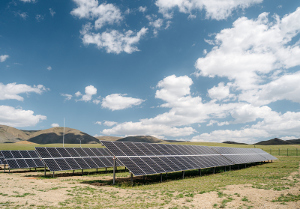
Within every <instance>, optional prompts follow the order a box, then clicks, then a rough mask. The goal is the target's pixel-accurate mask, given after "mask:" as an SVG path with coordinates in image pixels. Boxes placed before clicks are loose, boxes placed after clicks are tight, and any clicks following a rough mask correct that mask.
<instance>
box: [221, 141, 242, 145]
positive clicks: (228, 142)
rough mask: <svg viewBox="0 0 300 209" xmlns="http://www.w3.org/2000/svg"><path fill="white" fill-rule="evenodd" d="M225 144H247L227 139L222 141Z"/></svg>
mask: <svg viewBox="0 0 300 209" xmlns="http://www.w3.org/2000/svg"><path fill="white" fill-rule="evenodd" d="M222 143H224V144H244V145H247V144H246V143H240V142H234V141H225V142H222Z"/></svg>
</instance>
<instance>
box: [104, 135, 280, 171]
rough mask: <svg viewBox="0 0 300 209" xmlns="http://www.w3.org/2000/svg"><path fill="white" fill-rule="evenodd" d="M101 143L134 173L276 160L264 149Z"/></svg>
mask: <svg viewBox="0 0 300 209" xmlns="http://www.w3.org/2000/svg"><path fill="white" fill-rule="evenodd" d="M101 143H102V144H103V145H104V146H105V147H106V148H107V149H108V150H109V151H110V152H111V153H112V154H113V155H114V156H117V159H118V160H119V161H120V162H121V163H122V164H123V165H124V166H126V167H127V168H128V170H129V171H130V172H131V173H133V174H134V175H135V176H141V175H150V174H157V173H164V172H173V171H184V170H191V169H202V168H210V167H219V166H230V165H234V164H245V163H254V162H263V161H268V160H276V159H277V158H275V157H274V156H272V155H270V154H269V153H267V152H264V151H263V150H261V149H255V148H229V147H207V146H195V145H171V144H149V143H142V142H138V143H134V142H110V141H101Z"/></svg>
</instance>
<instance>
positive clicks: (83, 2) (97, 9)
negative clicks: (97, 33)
mask: <svg viewBox="0 0 300 209" xmlns="http://www.w3.org/2000/svg"><path fill="white" fill-rule="evenodd" d="M73 1H74V2H75V3H76V4H77V6H78V7H77V8H76V9H74V10H72V11H71V14H72V15H74V16H77V17H79V18H87V19H96V21H95V29H100V28H102V27H103V26H104V25H106V24H109V25H112V24H114V23H119V22H120V21H121V20H122V19H123V17H122V15H121V11H120V9H119V8H117V7H116V6H114V5H113V4H106V3H103V4H100V5H98V1H95V0H73Z"/></svg>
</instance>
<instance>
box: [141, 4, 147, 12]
mask: <svg viewBox="0 0 300 209" xmlns="http://www.w3.org/2000/svg"><path fill="white" fill-rule="evenodd" d="M146 10H147V7H146V6H145V7H142V6H140V7H139V12H143V13H144V12H146Z"/></svg>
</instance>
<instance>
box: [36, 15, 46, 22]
mask: <svg viewBox="0 0 300 209" xmlns="http://www.w3.org/2000/svg"><path fill="white" fill-rule="evenodd" d="M35 19H36V20H37V21H38V22H40V21H42V20H44V16H43V15H40V14H37V15H36V16H35Z"/></svg>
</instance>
